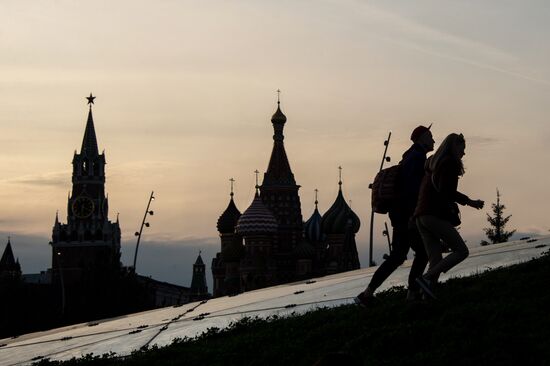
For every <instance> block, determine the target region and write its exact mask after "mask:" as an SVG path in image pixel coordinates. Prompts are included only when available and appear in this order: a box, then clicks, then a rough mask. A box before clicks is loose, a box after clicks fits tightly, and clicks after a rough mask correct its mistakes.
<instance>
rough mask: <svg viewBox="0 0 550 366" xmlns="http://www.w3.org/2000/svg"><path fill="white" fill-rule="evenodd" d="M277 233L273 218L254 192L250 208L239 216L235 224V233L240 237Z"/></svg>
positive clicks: (275, 221) (275, 222)
mask: <svg viewBox="0 0 550 366" xmlns="http://www.w3.org/2000/svg"><path fill="white" fill-rule="evenodd" d="M276 231H277V220H276V219H275V216H273V214H272V213H271V211H269V209H268V208H267V207H265V205H264V204H263V202H262V200H261V198H260V195H259V194H258V193H257V192H256V195H255V196H254V200H253V201H252V203H251V204H250V207H248V208H247V209H246V211H245V212H244V213H243V214H242V215H241V217H240V218H239V221H238V222H237V233H238V234H241V235H251V234H252V235H253V234H272V233H275V232H276Z"/></svg>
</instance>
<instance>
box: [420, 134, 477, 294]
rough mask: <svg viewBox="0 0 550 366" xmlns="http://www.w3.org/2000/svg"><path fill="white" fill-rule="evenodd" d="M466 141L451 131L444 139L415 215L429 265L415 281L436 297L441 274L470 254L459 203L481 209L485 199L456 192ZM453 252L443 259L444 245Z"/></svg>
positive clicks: (430, 161) (426, 177)
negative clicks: (435, 285) (434, 288)
mask: <svg viewBox="0 0 550 366" xmlns="http://www.w3.org/2000/svg"><path fill="white" fill-rule="evenodd" d="M465 149H466V141H465V140H464V136H463V135H462V134H456V133H451V134H450V135H449V136H447V137H446V138H445V140H443V142H442V143H441V145H440V146H439V148H438V149H437V151H436V152H435V154H434V155H433V156H432V157H430V158H429V159H428V160H427V161H426V174H425V175H424V178H423V180H422V185H421V187H420V195H419V197H418V203H417V205H416V210H415V212H414V216H415V217H416V224H417V226H418V231H419V232H420V235H421V236H422V241H423V242H424V246H425V247H426V252H427V253H428V260H429V263H430V265H429V268H428V271H427V272H426V273H425V274H424V275H423V276H421V277H419V278H417V280H416V282H417V283H418V285H420V287H421V288H422V290H423V291H424V293H425V294H427V295H428V296H430V297H432V298H434V299H435V298H436V296H435V295H434V293H433V288H432V286H433V285H434V284H435V283H437V280H438V279H439V275H440V274H441V273H443V272H447V271H448V270H449V269H451V268H453V267H454V266H456V265H457V264H458V263H460V262H462V261H463V260H464V259H466V258H467V257H468V255H469V251H468V247H466V244H465V243H464V240H463V239H462V237H461V236H460V234H459V233H458V231H457V230H456V229H455V227H456V226H458V225H460V211H459V209H458V205H457V203H459V204H461V205H463V206H465V205H468V206H470V207H474V208H477V209H478V210H479V209H482V208H483V205H484V202H483V201H482V200H471V199H470V198H469V197H468V196H466V195H465V194H463V193H460V192H458V191H457V187H458V179H459V178H460V177H461V176H462V175H464V165H463V163H462V157H463V156H464V155H465ZM441 241H442V242H443V243H445V245H446V246H447V247H448V248H449V249H450V250H451V254H449V255H447V256H446V257H445V258H442V253H443V245H442V244H441Z"/></svg>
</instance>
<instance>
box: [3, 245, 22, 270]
mask: <svg viewBox="0 0 550 366" xmlns="http://www.w3.org/2000/svg"><path fill="white" fill-rule="evenodd" d="M20 270H21V266H20V265H19V261H16V260H15V257H14V256H13V250H12V248H11V241H10V239H8V243H7V244H6V249H4V253H3V254H2V258H1V259H0V272H1V271H20Z"/></svg>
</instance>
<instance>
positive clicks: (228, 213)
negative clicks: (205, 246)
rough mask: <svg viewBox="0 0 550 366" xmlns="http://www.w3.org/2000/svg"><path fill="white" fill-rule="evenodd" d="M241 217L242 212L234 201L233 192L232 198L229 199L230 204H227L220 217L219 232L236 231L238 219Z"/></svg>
mask: <svg viewBox="0 0 550 366" xmlns="http://www.w3.org/2000/svg"><path fill="white" fill-rule="evenodd" d="M239 217H241V212H240V211H239V209H238V208H237V206H235V202H233V193H231V200H230V201H229V205H227V208H226V209H225V211H224V212H223V213H222V214H221V216H220V218H219V219H218V225H217V227H218V232H220V233H222V234H225V233H234V232H235V226H236V225H237V221H239Z"/></svg>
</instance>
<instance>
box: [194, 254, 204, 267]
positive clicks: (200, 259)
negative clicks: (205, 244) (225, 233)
mask: <svg viewBox="0 0 550 366" xmlns="http://www.w3.org/2000/svg"><path fill="white" fill-rule="evenodd" d="M195 265H202V266H204V262H203V261H202V257H201V254H200V253H199V256H198V257H197V260H196V261H195Z"/></svg>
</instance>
